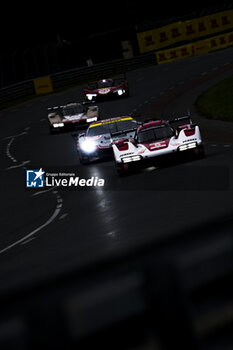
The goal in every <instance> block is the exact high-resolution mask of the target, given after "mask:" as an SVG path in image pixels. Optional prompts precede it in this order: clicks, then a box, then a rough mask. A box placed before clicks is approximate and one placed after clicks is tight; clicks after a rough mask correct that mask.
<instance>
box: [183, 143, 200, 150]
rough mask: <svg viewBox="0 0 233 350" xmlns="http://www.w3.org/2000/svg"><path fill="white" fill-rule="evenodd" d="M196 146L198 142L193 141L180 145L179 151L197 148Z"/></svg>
mask: <svg viewBox="0 0 233 350" xmlns="http://www.w3.org/2000/svg"><path fill="white" fill-rule="evenodd" d="M195 147H197V144H196V142H191V143H187V144H186V145H182V146H180V147H179V151H186V150H188V149H191V148H195Z"/></svg>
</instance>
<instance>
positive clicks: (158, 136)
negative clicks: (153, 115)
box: [138, 125, 174, 143]
mask: <svg viewBox="0 0 233 350" xmlns="http://www.w3.org/2000/svg"><path fill="white" fill-rule="evenodd" d="M173 135H174V131H173V129H172V128H171V127H170V126H169V125H161V126H159V127H158V126H157V127H154V128H153V127H152V128H148V129H141V130H140V131H139V133H138V142H139V143H146V142H153V141H157V140H162V139H167V138H169V137H172V136H173Z"/></svg>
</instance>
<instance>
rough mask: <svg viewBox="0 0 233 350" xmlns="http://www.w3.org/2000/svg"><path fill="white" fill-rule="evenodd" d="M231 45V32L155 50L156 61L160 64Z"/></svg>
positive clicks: (232, 42) (232, 43) (232, 33)
mask: <svg viewBox="0 0 233 350" xmlns="http://www.w3.org/2000/svg"><path fill="white" fill-rule="evenodd" d="M231 45H233V32H230V33H225V34H221V35H218V36H214V37H212V38H209V39H204V40H198V41H196V42H195V43H192V44H188V45H183V46H178V47H175V48H172V49H166V50H162V51H158V52H156V58H157V63H158V64H162V63H166V62H171V61H174V60H179V59H182V58H185V57H190V56H198V55H203V54H205V53H208V52H211V51H215V50H220V49H224V48H226V47H228V46H231Z"/></svg>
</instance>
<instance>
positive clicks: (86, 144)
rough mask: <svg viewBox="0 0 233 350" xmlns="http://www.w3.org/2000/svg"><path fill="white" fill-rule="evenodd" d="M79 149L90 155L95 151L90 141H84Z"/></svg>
mask: <svg viewBox="0 0 233 350" xmlns="http://www.w3.org/2000/svg"><path fill="white" fill-rule="evenodd" d="M80 148H81V149H82V150H83V151H84V152H86V153H92V152H94V151H95V149H96V146H95V143H94V142H93V141H91V140H85V141H83V142H82V143H81V145H80Z"/></svg>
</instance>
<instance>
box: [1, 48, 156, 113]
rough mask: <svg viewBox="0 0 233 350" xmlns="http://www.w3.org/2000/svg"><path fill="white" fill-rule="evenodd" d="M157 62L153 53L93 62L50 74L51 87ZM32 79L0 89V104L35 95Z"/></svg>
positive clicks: (109, 74) (58, 86)
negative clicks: (92, 63)
mask: <svg viewBox="0 0 233 350" xmlns="http://www.w3.org/2000/svg"><path fill="white" fill-rule="evenodd" d="M152 64H157V62H156V56H155V53H154V52H153V53H149V54H145V55H141V56H137V57H134V58H129V59H118V60H115V61H110V62H104V63H99V64H94V65H93V66H87V67H81V68H76V69H71V70H67V71H63V72H59V73H55V74H52V75H50V78H51V81H52V84H53V89H54V90H56V89H60V88H63V87H67V86H71V85H75V84H77V83H80V82H84V81H87V80H94V79H98V78H102V77H103V76H106V77H108V76H112V75H114V74H119V73H123V72H127V71H130V70H133V69H137V68H140V67H143V66H146V65H152ZM35 94H36V92H35V88H34V82H33V79H31V80H27V81H23V82H21V83H17V84H14V85H10V86H7V87H4V88H2V89H0V105H3V106H4V105H5V104H7V103H9V102H12V101H16V100H20V99H24V98H27V97H31V96H35Z"/></svg>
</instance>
